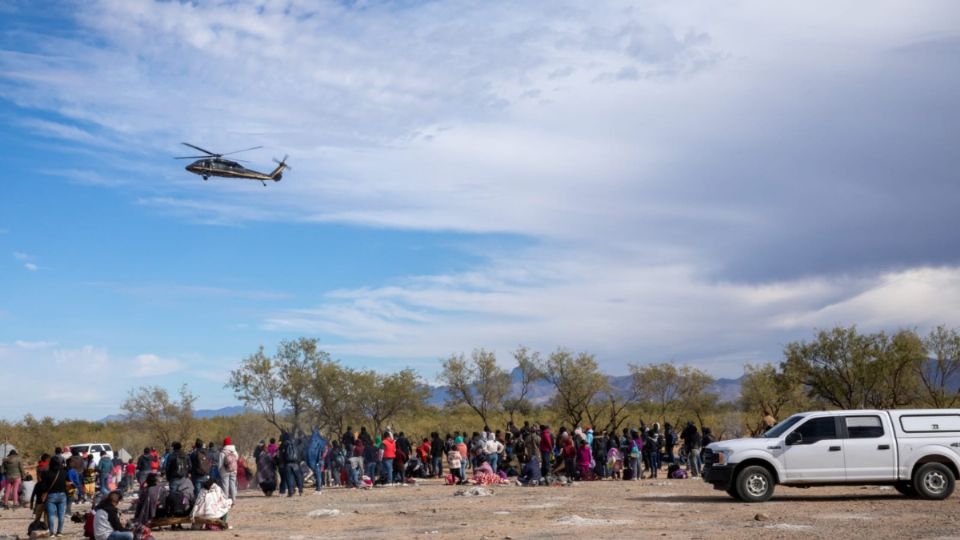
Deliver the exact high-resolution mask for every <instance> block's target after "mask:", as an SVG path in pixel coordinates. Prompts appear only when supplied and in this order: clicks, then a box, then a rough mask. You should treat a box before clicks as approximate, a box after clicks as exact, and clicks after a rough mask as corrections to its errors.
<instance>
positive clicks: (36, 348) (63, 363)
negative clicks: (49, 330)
mask: <svg viewBox="0 0 960 540" xmlns="http://www.w3.org/2000/svg"><path fill="white" fill-rule="evenodd" d="M183 358H185V359H188V360H189V362H190V364H191V365H190V368H191V370H192V371H191V372H190V373H189V374H187V375H185V376H184V377H182V378H177V379H178V380H176V381H173V380H171V377H172V376H173V374H175V373H177V372H180V371H183V370H185V369H186V367H187V366H186V362H185V361H183V360H180V359H177V358H170V357H165V356H160V355H156V354H152V353H143V354H138V355H135V356H133V357H132V358H131V357H127V356H113V355H111V354H110V353H109V352H108V350H107V349H106V348H104V347H100V346H94V345H83V346H65V345H61V344H58V343H54V342H52V341H27V340H17V341H14V342H12V343H3V342H0V365H2V366H5V367H8V368H10V369H13V370H14V372H15V373H16V377H15V382H16V384H12V385H7V388H6V391H7V394H6V396H5V398H4V399H3V400H0V418H4V419H16V418H20V417H22V416H23V415H24V414H27V413H30V414H33V415H34V416H38V417H39V416H45V415H50V416H53V417H54V418H82V419H86V420H96V419H99V418H103V417H104V416H107V415H109V414H115V413H117V412H118V410H119V408H120V404H121V402H122V401H123V398H124V396H125V395H126V393H127V392H128V391H129V390H130V389H132V388H135V387H137V386H142V385H159V386H161V387H164V388H166V389H167V391H168V392H170V393H171V394H173V393H175V392H176V391H177V390H178V389H179V386H180V384H182V383H183V382H186V383H188V385H189V386H190V389H191V390H192V391H193V392H194V393H195V394H196V395H198V396H200V401H199V403H198V405H199V406H201V407H206V406H208V405H209V404H210V400H213V401H212V404H214V405H216V406H218V407H219V406H223V405H224V404H230V403H232V401H231V400H229V399H226V398H225V397H224V396H225V395H226V391H224V390H223V388H222V386H223V380H222V379H220V380H217V381H213V378H212V374H213V373H214V369H213V368H212V367H211V365H214V364H215V365H218V366H230V365H231V364H230V361H229V360H221V361H218V362H215V363H213V362H211V361H209V360H207V359H205V358H203V357H202V356H198V355H195V354H194V355H191V354H185V355H184V356H183ZM196 370H199V371H202V372H203V373H202V374H197V373H194V372H193V371H196ZM79 374H82V377H81V378H82V379H83V380H86V381H91V384H88V385H79V386H78V385H76V384H73V382H75V380H76V378H77V377H76V376H80V375H79ZM74 375H76V376H74ZM51 377H53V379H51ZM51 381H53V382H51ZM212 382H216V384H212Z"/></svg>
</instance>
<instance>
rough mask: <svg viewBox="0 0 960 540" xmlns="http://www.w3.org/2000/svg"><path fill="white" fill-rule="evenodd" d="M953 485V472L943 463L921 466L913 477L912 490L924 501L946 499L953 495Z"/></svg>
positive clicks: (954, 481)
mask: <svg viewBox="0 0 960 540" xmlns="http://www.w3.org/2000/svg"><path fill="white" fill-rule="evenodd" d="M955 484H956V479H955V478H954V477H953V472H952V471H951V470H950V468H949V467H947V466H946V465H944V464H943V463H927V464H924V465H921V466H920V468H919V469H917V472H916V473H914V475H913V488H914V489H916V490H917V494H918V495H920V497H922V498H924V499H930V500H935V501H939V500H941V499H946V498H947V497H949V496H950V494H952V493H953V488H954V485H955Z"/></svg>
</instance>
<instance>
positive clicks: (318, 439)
mask: <svg viewBox="0 0 960 540" xmlns="http://www.w3.org/2000/svg"><path fill="white" fill-rule="evenodd" d="M326 450H327V440H326V439H324V438H323V435H321V434H320V430H319V429H317V428H313V433H312V434H311V435H310V440H309V442H308V443H307V466H309V467H310V470H311V471H313V482H314V484H315V485H316V488H317V491H320V488H321V487H322V486H323V458H324V454H325V453H326Z"/></svg>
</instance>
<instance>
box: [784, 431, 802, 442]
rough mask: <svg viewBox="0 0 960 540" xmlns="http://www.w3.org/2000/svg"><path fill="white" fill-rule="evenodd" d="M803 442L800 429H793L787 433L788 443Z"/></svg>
mask: <svg viewBox="0 0 960 540" xmlns="http://www.w3.org/2000/svg"><path fill="white" fill-rule="evenodd" d="M801 442H803V435H801V434H800V432H799V431H792V432H790V434H789V435H787V445H794V444H800V443H801Z"/></svg>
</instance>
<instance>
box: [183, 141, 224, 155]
mask: <svg viewBox="0 0 960 540" xmlns="http://www.w3.org/2000/svg"><path fill="white" fill-rule="evenodd" d="M180 144H182V145H184V146H189V147H190V148H193V149H194V150H199V151H201V152H203V153H204V154H208V155H211V156H222V155H223V154H217V153H215V152H211V151H209V150H204V149H203V148H200V147H199V146H197V145H194V144H190V143H188V142H185V143H180Z"/></svg>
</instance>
